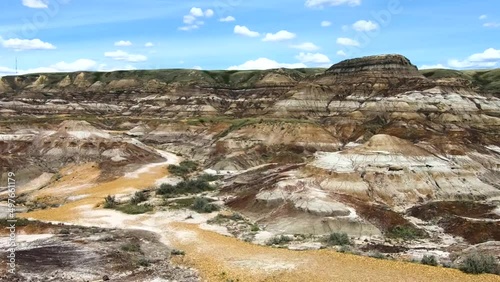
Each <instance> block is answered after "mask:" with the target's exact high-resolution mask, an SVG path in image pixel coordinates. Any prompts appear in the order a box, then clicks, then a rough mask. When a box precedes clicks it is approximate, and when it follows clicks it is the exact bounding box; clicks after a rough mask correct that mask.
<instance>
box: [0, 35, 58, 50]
mask: <svg viewBox="0 0 500 282" xmlns="http://www.w3.org/2000/svg"><path fill="white" fill-rule="evenodd" d="M0 43H1V44H2V46H3V47H4V48H7V49H14V50H17V51H21V50H48V49H56V46H54V45H52V44H50V43H48V42H43V41H42V40H40V39H19V38H11V39H7V40H3V39H2V38H1V37H0Z"/></svg>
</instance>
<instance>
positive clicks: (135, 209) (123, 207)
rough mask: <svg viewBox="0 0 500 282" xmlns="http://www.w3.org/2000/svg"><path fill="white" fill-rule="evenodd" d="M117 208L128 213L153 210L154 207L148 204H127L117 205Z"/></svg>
mask: <svg viewBox="0 0 500 282" xmlns="http://www.w3.org/2000/svg"><path fill="white" fill-rule="evenodd" d="M116 209H117V210H119V211H121V212H123V213H126V214H143V213H147V212H150V211H152V210H153V207H152V206H151V205H148V204H146V205H133V204H126V205H120V206H117V207H116Z"/></svg>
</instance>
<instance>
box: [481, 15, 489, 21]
mask: <svg viewBox="0 0 500 282" xmlns="http://www.w3.org/2000/svg"><path fill="white" fill-rule="evenodd" d="M487 18H488V16H487V15H481V16H479V19H480V20H485V19H487Z"/></svg>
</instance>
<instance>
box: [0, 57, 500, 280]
mask: <svg viewBox="0 0 500 282" xmlns="http://www.w3.org/2000/svg"><path fill="white" fill-rule="evenodd" d="M496 71H497V70H491V71H477V72H458V71H448V70H428V71H420V72H419V71H418V69H417V68H416V67H415V66H413V65H412V64H411V62H410V61H409V60H408V59H407V58H405V57H403V56H400V55H383V56H372V57H365V58H358V59H352V60H346V61H343V62H341V63H339V64H336V65H333V66H332V67H331V68H329V69H326V70H325V69H296V70H287V69H276V70H267V71H197V70H164V71H163V70H161V71H130V72H112V73H90V72H80V73H70V74H66V73H61V74H38V75H27V76H18V77H3V78H1V80H0V115H1V120H0V133H1V135H0V152H1V154H0V165H1V166H2V167H8V168H10V169H12V170H15V171H17V172H18V175H19V185H20V189H19V191H20V193H21V194H20V195H21V196H20V198H21V199H22V202H23V206H22V209H24V211H25V212H27V213H26V214H24V216H26V217H33V218H37V219H42V220H58V221H62V222H76V223H82V222H84V223H92V224H96V223H97V222H101V221H100V219H99V218H97V217H96V218H94V217H92V216H96V215H97V214H99V213H100V212H102V211H101V210H100V209H99V206H100V205H101V204H102V201H103V199H104V197H106V196H107V195H117V197H118V198H119V199H122V200H123V201H126V200H127V199H129V198H130V196H131V194H132V193H134V192H136V191H139V190H145V191H147V193H149V194H151V197H152V198H151V199H150V200H149V201H148V204H151V206H152V207H151V209H148V211H149V212H151V213H155V214H148V215H145V217H144V220H146V221H145V223H142V222H141V224H146V227H147V228H153V227H152V225H150V224H153V223H154V222H156V223H158V224H167V223H165V222H164V221H159V219H158V218H159V217H160V216H159V215H158V214H159V213H163V212H167V215H166V216H167V218H169V219H170V217H175V218H176V219H175V220H179V216H177V215H176V216H173V215H171V214H169V212H172V211H171V210H170V208H171V206H170V205H171V204H172V203H177V202H176V201H179V203H181V204H182V205H186V202H188V203H190V202H189V200H190V199H191V201H192V198H190V197H192V196H193V195H191V194H189V193H187V194H188V195H177V196H179V198H176V197H173V196H172V195H170V196H169V197H170V198H169V197H165V196H164V195H162V194H161V193H160V192H158V187H159V186H160V185H161V184H162V183H166V184H169V185H177V183H179V181H181V180H182V179H179V178H175V177H173V176H172V175H171V174H172V173H174V171H168V166H169V165H172V164H179V163H180V162H181V160H182V159H184V160H190V161H192V162H194V163H196V164H197V170H195V171H194V172H191V174H189V176H190V177H201V176H200V175H201V174H202V173H209V174H216V175H218V178H220V179H219V180H218V181H216V183H217V185H218V188H219V189H216V190H215V191H211V192H210V193H208V196H210V197H212V198H210V199H211V200H212V201H214V202H215V203H217V204H218V205H220V206H222V207H223V208H224V209H228V210H231V212H239V213H240V214H241V215H242V218H244V220H243V219H242V218H241V219H239V221H238V220H236V221H237V223H234V222H232V221H231V220H229V221H227V220H220V219H221V217H222V218H224V216H221V217H217V218H218V219H219V220H216V219H213V218H212V221H211V222H212V223H213V224H212V225H215V226H217V225H218V227H214V226H212V227H211V228H212V229H214V230H216V231H217V232H222V233H223V234H226V235H228V234H229V235H231V236H235V237H238V238H240V239H244V240H246V241H250V242H254V243H256V244H263V243H265V241H263V238H268V237H269V236H273V235H283V234H284V235H287V236H292V235H296V236H295V237H293V236H292V237H293V239H291V243H290V248H292V249H303V248H306V249H317V248H320V247H324V244H323V241H321V240H320V238H321V236H324V235H325V234H329V233H332V232H344V233H346V234H348V236H350V238H351V239H353V240H354V241H355V245H356V247H357V248H359V249H360V250H367V251H373V250H377V251H381V252H387V253H392V256H393V257H396V258H402V259H407V258H414V259H415V258H417V259H420V258H421V257H422V256H423V254H433V255H435V256H437V257H438V259H439V261H440V262H441V263H450V264H451V263H457V262H460V261H462V260H463V257H464V255H465V254H468V253H471V252H474V251H478V250H479V251H481V252H484V253H489V254H492V255H494V256H496V257H498V256H500V249H499V248H498V244H497V242H498V241H500V233H499V232H498V230H500V226H499V223H500V221H499V220H500V219H499V217H500V212H499V203H500V185H499V183H500V99H499V98H498V92H497V88H496V86H495V85H496V83H497V79H496V77H497V76H496ZM183 177H184V178H185V179H184V181H189V179H188V178H189V177H187V176H185V175H184V176H183ZM187 183H191V184H192V183H193V182H187ZM193 185H194V184H193ZM172 187H173V188H172ZM172 187H170V188H169V186H167V188H168V189H170V190H168V191H170V192H172V191H175V189H178V188H179V187H177V186H172ZM183 187H184V186H183ZM179 189H180V188H179ZM182 189H185V190H186V189H187V188H186V187H184V188H182ZM187 190H189V189H187ZM149 194H148V195H149ZM205 196H207V194H205ZM186 197H187V198H186ZM165 207H167V208H166V210H165ZM177 208H178V207H177ZM472 211H473V212H472ZM103 213H104V212H103ZM181 214H182V216H186V214H185V213H181ZM91 215H92V216H91ZM162 215H163V214H162ZM212 215H214V216H215V215H217V213H216V212H215V213H213V214H212ZM149 216H151V217H149ZM169 216H170V217H169ZM104 218H112V217H111V215H109V214H108V215H106V216H104ZM207 219H208V218H207V217H200V218H198V217H196V218H195V219H193V221H194V222H193V223H194V224H201V225H200V226H202V225H203V224H206V222H207ZM86 220H87V221H86ZM175 220H174V221H175ZM105 222H107V224H109V223H110V222H108V221H105ZM228 222H229V223H228ZM231 222H232V223H231ZM120 224H122V225H121V226H119V227H127V226H128V225H127V223H126V222H122V223H120ZM137 224H138V223H134V226H138V225H137ZM168 224H170V222H169V223H168ZM168 224H167V225H168ZM153 225H154V224H153ZM140 226H142V225H140ZM169 226H170V225H169ZM254 227H258V228H254ZM154 228H155V230H159V229H161V227H158V228H159V229H158V228H157V227H156V226H155V227H154ZM220 228H222V230H225V231H221V229H220ZM148 230H150V229H148ZM252 230H253V231H252ZM179 232H180V231H179ZM182 232H184V231H182ZM182 232H181V233H182ZM186 232H187V231H186ZM224 232H225V233H224ZM179 234H180V233H179ZM183 234H185V233H183ZM186 234H187V233H186ZM299 235H300V236H299ZM266 236H267V237H266ZM289 239H290V238H289ZM181 245H183V244H181ZM194 252H196V251H194ZM226 255H227V256H226ZM226 255H224V256H223V257H231V256H230V255H229V254H226ZM192 259H193V260H194V261H195V262H194V264H195V266H196V267H201V268H202V272H203V271H204V270H205V268H207V269H209V268H210V266H209V265H207V264H204V263H202V262H200V261H198V260H197V259H196V258H193V257H192ZM242 264H244V263H243V262H242ZM229 265H232V266H231V267H234V265H233V264H231V263H229ZM231 267H230V269H232V268H231ZM238 267H239V266H236V267H235V268H238ZM242 268H243V269H245V267H243V266H242ZM233 270H234V269H233ZM289 270H290V269H289ZM207 271H208V270H207ZM273 271H274V270H273ZM273 271H271V270H270V273H274V272H273ZM287 271H288V270H287ZM212 274H213V273H212ZM212 274H210V275H212ZM210 275H208V276H210ZM269 275H274V274H269ZM202 276H203V273H202ZM264 276H265V275H264ZM205 277H207V276H205ZM210 277H212V276H210ZM265 277H268V276H265ZM221 281H222V280H221Z"/></svg>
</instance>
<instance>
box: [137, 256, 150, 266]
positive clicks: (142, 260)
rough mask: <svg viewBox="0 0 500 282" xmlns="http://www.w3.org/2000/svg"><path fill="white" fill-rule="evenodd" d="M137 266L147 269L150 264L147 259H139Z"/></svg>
mask: <svg viewBox="0 0 500 282" xmlns="http://www.w3.org/2000/svg"><path fill="white" fill-rule="evenodd" d="M137 264H138V265H139V266H143V267H148V266H150V265H151V262H150V261H149V260H148V259H146V258H140V259H139V260H138V261H137Z"/></svg>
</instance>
